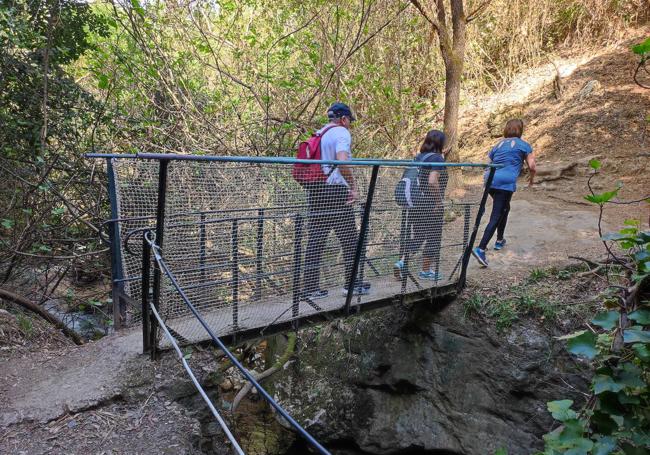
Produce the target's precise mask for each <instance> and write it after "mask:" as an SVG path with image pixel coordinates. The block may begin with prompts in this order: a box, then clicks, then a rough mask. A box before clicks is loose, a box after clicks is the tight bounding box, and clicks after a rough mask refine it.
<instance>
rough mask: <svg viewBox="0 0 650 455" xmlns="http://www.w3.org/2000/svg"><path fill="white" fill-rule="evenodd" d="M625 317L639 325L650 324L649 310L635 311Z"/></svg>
mask: <svg viewBox="0 0 650 455" xmlns="http://www.w3.org/2000/svg"><path fill="white" fill-rule="evenodd" d="M627 317H628V318H630V319H632V320H633V321H636V322H638V323H639V324H643V325H646V324H650V310H637V311H635V312H634V313H630V314H629V315H628V316H627Z"/></svg>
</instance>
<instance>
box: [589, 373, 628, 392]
mask: <svg viewBox="0 0 650 455" xmlns="http://www.w3.org/2000/svg"><path fill="white" fill-rule="evenodd" d="M591 384H592V386H593V388H594V393H595V394H596V395H598V394H601V393H603V392H618V391H620V390H623V388H624V387H625V386H624V385H623V384H619V383H617V382H615V381H614V379H612V377H611V376H608V375H606V374H597V375H595V376H594V378H593V379H592V381H591Z"/></svg>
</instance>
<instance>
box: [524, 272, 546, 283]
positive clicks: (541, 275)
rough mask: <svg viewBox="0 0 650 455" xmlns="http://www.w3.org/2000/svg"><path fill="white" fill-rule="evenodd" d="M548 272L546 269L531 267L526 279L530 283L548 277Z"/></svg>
mask: <svg viewBox="0 0 650 455" xmlns="http://www.w3.org/2000/svg"><path fill="white" fill-rule="evenodd" d="M548 276H549V273H548V271H547V270H544V269H533V270H531V271H530V275H529V277H528V281H529V282H531V283H535V282H537V281H540V280H543V279H545V278H548Z"/></svg>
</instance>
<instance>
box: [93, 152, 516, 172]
mask: <svg viewBox="0 0 650 455" xmlns="http://www.w3.org/2000/svg"><path fill="white" fill-rule="evenodd" d="M84 156H85V157H86V158H117V159H144V160H159V161H216V162H221V163H252V164H329V165H333V166H334V165H345V166H389V167H405V166H408V167H411V166H416V167H430V168H436V167H439V168H447V167H480V168H497V169H499V168H501V167H503V165H500V164H492V163H429V162H422V161H406V160H383V159H376V160H371V159H354V160H348V161H341V160H303V159H298V158H290V157H286V156H279V157H267V156H214V155H181V154H175V153H135V154H128V153H86V154H85V155H84Z"/></svg>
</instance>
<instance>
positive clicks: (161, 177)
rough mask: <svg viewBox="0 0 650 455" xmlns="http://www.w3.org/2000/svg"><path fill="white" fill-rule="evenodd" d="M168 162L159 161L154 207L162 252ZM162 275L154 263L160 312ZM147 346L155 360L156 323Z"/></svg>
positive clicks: (155, 299)
mask: <svg viewBox="0 0 650 455" xmlns="http://www.w3.org/2000/svg"><path fill="white" fill-rule="evenodd" d="M168 166H169V160H161V161H160V168H159V170H158V204H157V207H156V242H155V245H156V247H157V248H159V249H161V250H162V247H163V235H164V232H165V204H166V202H167V168H168ZM161 277H162V273H161V270H160V266H159V265H158V261H155V263H154V268H153V306H154V307H155V308H156V311H160V281H161ZM150 322H151V324H150V328H149V346H150V348H151V359H152V360H153V359H155V358H156V356H157V350H158V322H157V321H156V320H155V319H153V320H151V321H150Z"/></svg>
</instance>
